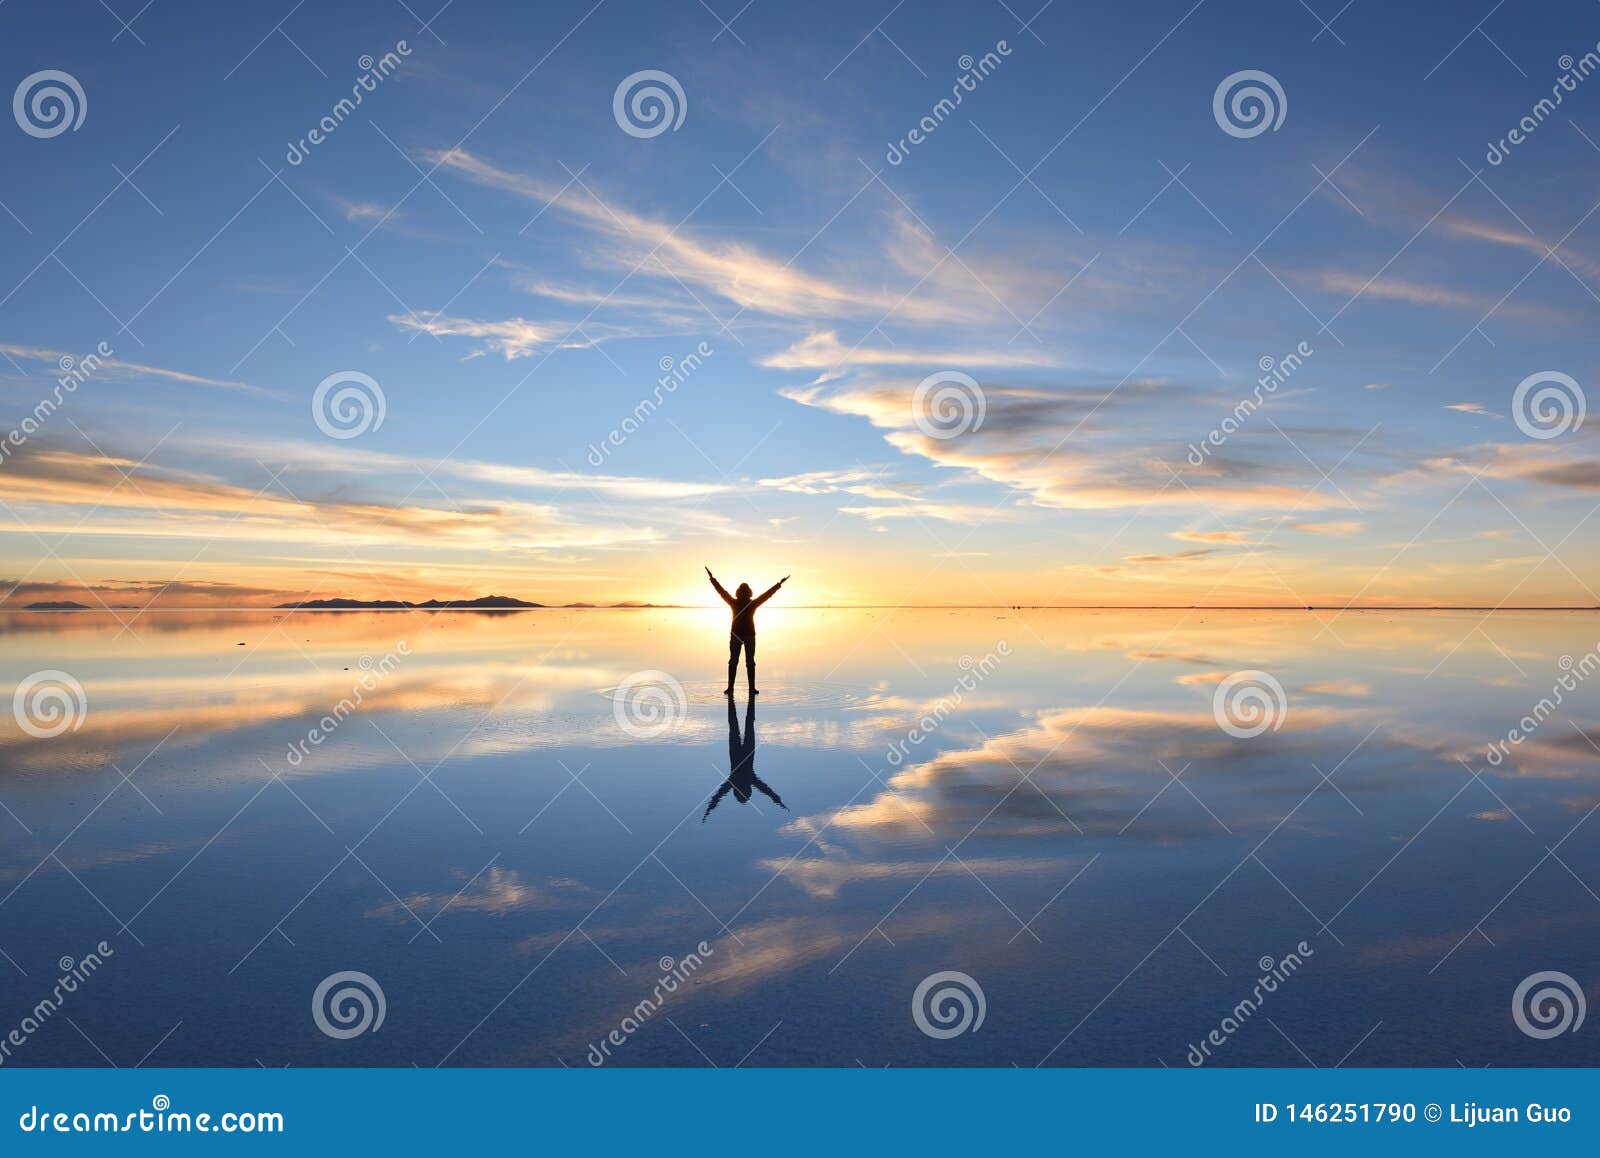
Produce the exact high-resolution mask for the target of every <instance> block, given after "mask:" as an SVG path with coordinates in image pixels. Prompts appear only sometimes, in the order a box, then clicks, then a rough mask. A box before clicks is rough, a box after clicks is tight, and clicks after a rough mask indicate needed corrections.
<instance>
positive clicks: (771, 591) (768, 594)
mask: <svg viewBox="0 0 1600 1158" xmlns="http://www.w3.org/2000/svg"><path fill="white" fill-rule="evenodd" d="M787 582H789V576H787V575H785V576H784V577H783V578H782V579H779V580H778V581H777V582H776V583H774V584H773V585H772V586H771V587H768V588H767V589H766V590H765V591H763V592H762V593H761V594H760V595H759V596H757V598H756V600H755V602H754V603H753V604H751V606H752V607H760V606H761V605H762V604H763V603H765V602H766V601H767V600H769V599H771V598H772V597H773V596H774V595H776V594H777V593H778V588H780V587H782V586H783V585H784V584H785V583H787Z"/></svg>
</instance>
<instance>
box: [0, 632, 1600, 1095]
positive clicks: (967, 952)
mask: <svg viewBox="0 0 1600 1158" xmlns="http://www.w3.org/2000/svg"><path fill="white" fill-rule="evenodd" d="M764 614H765V616H766V618H765V620H764V621H763V624H762V628H763V631H762V636H761V641H760V659H761V671H760V675H761V680H760V683H761V685H762V689H763V694H762V695H761V696H760V697H759V698H758V699H757V701H756V705H757V706H756V708H755V715H754V720H753V732H754V735H753V739H754V744H755V747H754V755H753V758H752V760H751V765H747V766H746V769H745V771H746V772H748V771H749V770H750V767H751V766H752V765H753V776H754V777H755V778H758V779H759V780H760V781H761V782H762V784H763V785H765V786H766V788H768V789H770V791H771V792H772V793H773V794H774V795H776V796H778V797H779V798H781V800H782V804H783V807H779V805H778V804H776V803H775V802H774V801H773V800H772V799H771V798H770V797H769V796H768V795H766V794H765V793H763V792H762V791H760V790H759V787H757V788H755V789H754V790H752V786H751V780H750V777H749V776H748V775H745V776H744V778H743V780H742V782H741V783H740V784H735V785H733V786H732V788H731V790H729V791H727V792H724V793H722V794H721V795H720V798H719V799H718V801H717V805H716V807H715V808H714V809H713V810H712V811H710V813H709V814H707V812H706V808H707V804H708V802H710V800H711V799H712V797H713V795H714V794H717V793H718V790H719V788H720V787H721V786H722V785H723V784H724V781H725V780H726V779H727V778H729V776H730V771H731V769H730V760H732V761H733V762H734V763H735V764H737V763H739V762H740V761H741V760H742V759H743V756H742V754H741V753H742V751H745V750H746V749H741V747H740V742H741V741H743V740H745V738H746V735H745V728H746V709H747V699H746V697H745V695H744V685H743V677H742V674H741V682H740V689H739V694H738V696H737V697H736V699H735V701H734V704H733V708H734V710H735V712H736V717H735V720H734V730H735V733H736V734H735V736H734V737H733V739H732V743H731V744H730V734H729V733H730V720H729V708H730V705H729V702H728V700H726V699H725V698H724V697H723V696H722V695H721V694H720V690H721V677H722V675H723V663H724V661H725V656H726V652H725V651H724V640H723V636H722V633H723V632H724V631H725V630H726V627H725V613H722V612H719V611H697V610H671V611H668V610H649V611H538V612H528V613H521V614H508V615H480V614H466V613H436V614H424V613H405V612H399V613H322V614H318V613H295V614H285V613H281V612H237V613H235V612H226V613H225V612H217V613H203V612H183V613H178V612H150V613H146V614H142V615H136V614H135V613H133V612H119V613H118V614H117V616H116V617H114V616H111V615H106V614H82V613H79V614H21V613H13V614H9V615H7V616H4V617H3V618H0V628H3V635H0V665H3V673H0V674H3V676H4V678H5V680H6V686H7V687H11V686H14V685H18V684H20V683H23V681H25V679H26V677H28V676H30V675H31V674H32V673H35V672H37V671H40V670H41V669H49V670H56V671H59V672H62V673H67V674H70V676H71V677H72V678H73V679H74V680H76V681H77V683H78V685H79V686H81V688H82V690H83V697H84V699H83V704H84V705H85V706H84V707H82V708H81V709H80V706H79V703H78V701H76V699H75V697H74V696H73V694H72V692H71V689H70V687H69V688H68V697H67V699H65V700H63V701H58V703H57V706H59V707H63V708H64V709H65V711H66V713H67V715H66V716H65V717H50V716H48V715H47V714H43V713H46V710H47V708H48V706H49V704H48V697H45V699H44V700H39V699H35V698H32V697H29V698H28V699H27V701H26V702H24V703H23V705H22V707H21V709H19V710H20V711H21V712H22V718H23V719H24V720H26V721H27V722H28V723H29V724H30V726H31V727H32V728H33V730H34V731H36V732H38V731H51V730H54V729H55V728H57V727H62V726H64V727H65V730H64V731H61V733H60V734H59V735H53V736H48V735H47V736H36V735H31V734H29V733H28V732H27V731H25V730H24V728H23V727H22V726H20V723H19V722H18V721H17V720H14V719H13V716H12V715H6V716H5V718H4V719H3V720H0V727H3V732H0V804H3V805H4V810H3V811H0V831H4V832H5V833H6V839H5V842H4V847H3V850H0V951H3V952H4V954H5V956H6V958H7V959H8V961H9V963H8V961H0V976H3V977H4V982H3V984H0V995H3V997H0V1038H4V1037H5V1035H6V1032H7V1031H9V1030H10V1029H11V1028H12V1027H13V1026H23V1030H22V1036H23V1037H24V1039H25V1040H24V1041H23V1043H22V1044H20V1045H17V1044H15V1043H13V1046H12V1048H11V1049H10V1050H9V1052H8V1053H7V1055H6V1056H5V1058H4V1059H3V1060H4V1061H5V1064H11V1065H65V1064H74V1065H102V1064H106V1063H108V1062H113V1063H115V1064H118V1065H123V1066H131V1065H134V1064H135V1063H138V1062H140V1061H141V1060H142V1061H143V1062H144V1063H145V1064H146V1065H198V1064H220V1065H244V1066H249V1065H255V1064H262V1065H267V1066H281V1065H285V1064H293V1065H296V1066H302V1065H412V1064H416V1065H423V1066H431V1065H436V1064H440V1063H444V1064H449V1065H464V1064H514V1065H522V1064H531V1065H560V1064H567V1065H576V1066H581V1065H585V1064H589V1063H590V1062H591V1061H593V1060H594V1059H595V1058H597V1057H603V1058H605V1059H606V1060H607V1064H618V1065H673V1066H679V1065H682V1066H700V1065H706V1064H716V1065H720V1066H731V1065H736V1064H739V1063H741V1062H742V1063H744V1064H747V1065H820V1064H827V1065H856V1064H858V1063H859V1064H862V1065H868V1066H880V1065H885V1064H894V1065H1011V1064H1017V1065H1030V1066H1031V1065H1035V1064H1038V1063H1040V1062H1044V1063H1045V1064H1050V1065H1158V1064H1166V1065H1172V1066H1182V1065H1185V1064H1188V1062H1187V1061H1186V1058H1187V1059H1188V1061H1192V1060H1193V1054H1192V1053H1191V1047H1198V1046H1199V1045H1200V1044H1201V1043H1203V1042H1205V1041H1206V1039H1207V1035H1208V1034H1211V1033H1212V1031H1213V1030H1217V1031H1218V1036H1220V1037H1221V1038H1222V1041H1221V1044H1215V1038H1213V1039H1212V1044H1210V1045H1209V1048H1208V1050H1207V1052H1208V1053H1209V1054H1210V1060H1209V1061H1208V1064H1216V1065H1269V1064H1271V1065H1303V1064H1307V1063H1315V1064H1317V1065H1324V1066H1327V1065H1334V1064H1336V1063H1340V1062H1345V1063H1346V1064H1352V1065H1355V1064H1366V1065H1391V1064H1392V1065H1424V1064H1426V1065H1455V1064H1457V1063H1458V1062H1459V1063H1460V1064H1463V1065H1468V1066H1477V1065H1484V1064H1488V1063H1493V1064H1495V1065H1497V1066H1503V1065H1574V1064H1578V1065H1582V1064H1593V1063H1594V1062H1595V1061H1596V1060H1597V1059H1600V1052H1597V1050H1596V1047H1595V1045H1594V1043H1595V1041H1596V1040H1600V1039H1596V1037H1595V1035H1594V1034H1593V1033H1588V1032H1584V1033H1573V1032H1567V1033H1562V1034H1559V1035H1557V1036H1554V1037H1551V1038H1548V1039H1538V1038H1535V1037H1531V1036H1529V1035H1528V1034H1526V1033H1524V1032H1522V1031H1521V1030H1520V1029H1519V1028H1518V1025H1517V1021H1516V1019H1514V1018H1513V1015H1512V995H1513V992H1514V990H1516V988H1517V986H1518V983H1519V982H1521V981H1522V980H1523V979H1524V978H1526V977H1528V976H1529V975H1531V974H1535V973H1538V972H1541V971H1545V970H1560V971H1562V972H1564V973H1567V974H1570V975H1572V976H1573V977H1574V978H1576V979H1577V981H1578V982H1579V984H1580V985H1582V986H1583V987H1584V988H1586V989H1587V990H1588V992H1589V994H1590V996H1591V998H1592V997H1594V996H1597V995H1600V994H1597V986H1600V894H1597V889H1600V820H1594V819H1591V814H1592V812H1593V811H1594V810H1595V809H1596V808H1597V807H1600V747H1597V744H1600V694H1597V693H1600V678H1596V679H1594V680H1592V681H1591V682H1584V681H1583V678H1582V677H1583V673H1584V672H1585V671H1586V670H1587V669H1588V665H1586V664H1585V662H1584V657H1585V655H1587V654H1589V653H1592V651H1593V649H1594V648H1595V646H1596V641H1597V639H1600V615H1592V614H1585V613H1510V614H1497V615H1493V616H1489V617H1485V616H1483V615H1481V614H1478V613H1470V614H1469V613H1347V614H1344V615H1340V616H1337V617H1335V616H1333V615H1332V614H1330V613H1287V612H1286V613H1252V612H1183V611H1140V612H1117V611H1023V612H1006V611H997V610H964V611H948V610H915V611H901V612H890V611H881V610H803V609H802V610H795V609H778V608H774V609H769V610H768V611H767V612H765V613H764ZM402 645H404V646H402ZM1562 657H1567V658H1566V659H1565V660H1564V659H1563V658H1562ZM1590 660H1591V662H1592V661H1593V657H1592V655H1591V656H1590ZM1568 664H1571V665H1573V670H1572V671H1571V672H1570V673H1568V671H1567V665H1568ZM1242 670H1250V671H1260V672H1265V673H1268V674H1269V675H1270V676H1271V677H1272V678H1273V679H1275V680H1276V681H1277V683H1278V684H1279V685H1280V686H1281V688H1282V689H1283V699H1282V701H1277V700H1275V699H1274V698H1273V697H1272V695H1271V694H1270V688H1269V694H1268V696H1267V698H1266V699H1265V700H1263V701H1261V702H1260V703H1259V704H1258V705H1257V706H1260V707H1263V708H1264V709H1265V711H1266V712H1267V716H1266V718H1265V720H1264V721H1262V720H1256V721H1252V720H1250V719H1246V718H1244V717H1228V716H1227V715H1226V714H1224V717H1223V718H1224V720H1225V721H1227V722H1228V723H1229V725H1230V726H1231V727H1232V728H1233V730H1234V731H1236V732H1237V731H1250V730H1255V729H1254V727H1252V724H1253V723H1254V724H1255V725H1256V726H1261V725H1262V724H1264V725H1265V730H1264V731H1262V732H1261V734H1259V735H1254V736H1235V735H1231V734H1230V733H1229V732H1228V731H1226V730H1224V728H1223V727H1222V726H1220V725H1219V722H1218V718H1217V714H1216V711H1215V708H1214V699H1215V694H1216V692H1217V689H1218V688H1219V686H1224V687H1226V686H1229V685H1223V684H1221V683H1220V681H1223V680H1224V679H1225V678H1226V677H1229V676H1231V675H1232V674H1233V673H1235V672H1238V671H1242ZM641 672H643V673H655V674H646V675H645V676H643V677H642V678H640V677H639V676H638V673H641ZM1564 675H1565V676H1567V678H1568V681H1569V682H1570V683H1573V684H1574V685H1575V690H1563V691H1562V692H1561V699H1562V702H1561V703H1560V704H1559V705H1556V706H1555V707H1554V710H1553V711H1551V712H1549V713H1542V712H1541V713H1540V714H1542V715H1545V718H1544V719H1542V720H1540V721H1537V722H1536V727H1535V728H1534V729H1533V730H1532V735H1531V737H1530V738H1528V739H1526V740H1525V741H1523V742H1521V743H1519V744H1515V745H1511V746H1510V747H1509V749H1508V753H1507V755H1505V757H1504V758H1503V759H1501V760H1500V762H1499V763H1498V764H1494V763H1491V762H1490V761H1489V760H1488V759H1487V758H1486V749H1487V747H1488V746H1489V745H1490V744H1492V743H1494V742H1495V741H1500V740H1504V739H1505V738H1506V736H1507V732H1508V729H1511V728H1513V727H1516V726H1518V720H1519V719H1520V718H1521V717H1523V716H1524V715H1525V714H1529V713H1532V712H1534V711H1535V705H1536V704H1538V703H1539V701H1540V700H1541V698H1550V697H1551V696H1552V689H1554V688H1555V687H1556V686H1557V682H1558V680H1560V679H1561V678H1562V677H1563V676H1564ZM668 676H670V679H669V678H667V677H668ZM1597 677H1600V673H1597ZM672 680H676V681H677V687H675V686H674V685H673V683H672V682H671V681H672ZM680 687H681V692H682V694H681V699H680V698H679V692H678V688H680ZM37 690H38V689H37V688H36V689H35V692H37ZM341 701H343V706H342V707H341V706H340V705H341ZM1248 701H1249V697H1248V696H1246V697H1245V699H1244V700H1243V701H1232V702H1234V703H1235V706H1241V705H1244V706H1247V705H1248ZM1227 702H1229V701H1227V700H1225V701H1224V705H1225V706H1226V704H1227ZM30 703H31V704H32V710H33V711H34V712H35V714H34V715H32V716H29V715H28V714H27V712H28V711H29V704H30ZM319 721H320V723H319ZM919 721H920V723H919ZM313 728H317V729H319V731H318V733H317V735H319V736H320V737H321V738H320V739H317V740H313V739H311V738H310V737H311V735H312V732H311V730H312V729H313ZM913 729H915V730H914V731H913ZM891 754H892V756H891ZM746 796H748V799H747V800H745V799H743V798H744V797H746ZM101 941H104V942H105V943H106V948H107V949H109V950H110V952H109V953H104V954H101V955H100V964H99V967H98V969H97V971H95V972H94V973H93V975H92V976H90V977H89V978H88V979H87V980H85V981H83V982H81V983H77V984H76V985H75V988H74V989H73V990H72V991H71V992H67V993H64V994H63V995H62V996H61V997H60V1000H59V1004H58V1007H57V1008H54V1009H52V1010H50V1011H48V1014H49V1015H48V1016H47V1017H45V1018H44V1019H42V1021H41V1020H40V1019H38V1018H37V1017H36V1016H35V1013H36V1006H37V1005H38V1003H39V1002H40V1001H41V999H43V998H47V997H51V995H52V992H53V990H54V988H55V986H56V984H57V979H58V977H59V975H60V970H61V969H62V968H63V967H66V966H65V965H64V963H63V962H62V961H61V959H62V958H70V959H71V961H72V962H73V963H76V962H78V961H81V960H83V959H85V956H86V954H89V953H91V952H97V950H96V946H97V945H98V943H99V942H101ZM702 942H703V943H704V945H705V949H704V950H701V949H699V948H698V947H699V946H700V944H701V943H702ZM1302 942H1303V943H1304V946H1303V948H1302V947H1301V944H1302ZM691 954H692V955H693V956H691ZM1291 955H1292V956H1291ZM667 958H670V959H671V960H670V961H666V960H664V959H667ZM1280 963H1282V964H1280ZM347 970H357V971H360V972H362V973H365V974H368V975H370V977H371V978H373V979H374V981H375V982H376V983H377V985H378V987H379V988H381V990H382V993H383V1009H384V1015H383V1020H382V1023H381V1025H379V1026H375V1027H374V1026H369V1027H368V1028H367V1029H366V1031H365V1032H361V1033H358V1034H356V1035H355V1036H351V1037H348V1038H338V1037H332V1036H329V1035H328V1034H326V1033H324V1032H323V1031H321V1030H320V1029H319V1028H318V1024H317V1020H316V1019H315V1018H314V1017H313V993H314V991H316V989H317V988H318V985H319V983H320V982H322V981H323V980H324V979H325V978H328V977H330V976H331V975H333V974H336V973H339V972H341V971H347ZM663 970H667V971H668V973H667V975H668V976H671V977H672V978H673V980H672V982H671V984H670V985H668V986H666V987H665V988H663V989H660V990H659V991H658V985H660V983H661V980H662V977H663ZM1263 970H1266V971H1267V974H1268V976H1272V977H1273V981H1272V984H1271V985H1270V986H1269V987H1268V988H1269V989H1270V991H1267V990H1266V989H1263V990H1262V991H1260V992H1258V991H1257V986H1258V983H1259V980H1260V978H1261V976H1262V973H1263ZM942 971H959V972H960V973H963V974H966V975H967V976H968V977H970V978H971V979H972V982H971V985H973V986H975V987H976V988H977V989H981V992H982V1010H983V1019H982V1023H981V1025H976V1024H968V1025H967V1026H966V1027H965V1029H964V1030H963V1031H962V1032H959V1033H956V1034H955V1035H954V1036H949V1037H939V1036H931V1035H930V1034H928V1033H926V1032H924V1031H923V1029H921V1028H919V1018H918V1017H915V1016H913V995H914V993H915V992H916V990H917V989H918V986H919V983H920V982H922V981H923V980H924V979H925V978H928V977H930V976H931V975H933V974H936V973H940V972H942ZM1274 975H1282V976H1283V977H1284V978H1286V979H1284V980H1281V981H1280V980H1278V979H1277V977H1276V976H1274ZM679 978H684V979H683V980H681V981H680V980H678V979H679ZM955 984H956V985H958V986H960V987H962V989H963V991H964V992H967V991H969V990H970V988H971V986H969V985H968V983H967V982H966V981H963V980H960V979H958V980H957V981H956V982H955ZM942 987H943V985H942V984H941V983H937V982H936V983H935V984H934V988H935V989H939V988H942ZM669 990H670V991H669ZM658 994H659V999H658ZM1246 999H1249V1001H1250V1002H1251V1003H1252V1005H1251V1007H1249V1008H1246V1009H1244V1010H1242V1011H1241V1010H1240V1009H1239V1006H1240V1003H1241V1002H1243V1001H1246ZM970 1000H972V999H971V998H969V1001H970ZM925 1005H926V1003H925ZM344 1008H345V1010H346V1011H347V1012H349V1013H356V1012H357V1010H356V1009H355V1007H353V1006H349V1005H346V1006H345V1007H344ZM939 1013H943V1014H945V1015H947V1016H948V1017H950V1018H951V1020H950V1021H949V1022H940V1021H939V1020H938V1018H937V1014H939ZM30 1018H32V1019H33V1020H32V1022H31V1023H30V1024H29V1025H24V1022H25V1021H26V1020H27V1019H30ZM920 1020H921V1021H922V1022H923V1023H925V1024H926V1025H928V1026H929V1027H930V1028H932V1029H934V1030H936V1031H938V1030H941V1029H942V1028H944V1027H945V1026H946V1025H948V1026H949V1028H951V1029H956V1028H960V1023H961V1022H962V1021H963V1020H967V1021H970V1022H975V1021H976V1007H975V1006H974V1007H973V1011H972V1015H971V1016H970V1018H969V1017H965V1015H963V1014H962V1011H961V1009H960V1007H959V1006H958V1005H957V1004H955V1003H953V1002H951V1001H945V1002H943V1003H937V1002H936V1003H935V1010H934V1014H933V1015H930V1014H929V1013H928V1012H927V1010H926V1009H924V1010H923V1011H922V1016H921V1019H920ZM324 1021H327V1022H328V1023H329V1024H331V1025H332V1026H333V1028H335V1029H339V1028H340V1027H341V1026H340V1023H339V1022H337V1021H336V1020H332V1021H330V1020H329V1019H328V1018H327V1017H326V1015H325V1016H324ZM357 1025H358V1026H359V1019H358V1022H357ZM613 1031H616V1036H615V1037H611V1038H610V1039H609V1041H608V1035H610V1034H612V1032H613ZM619 1039H620V1044H619ZM602 1044H604V1045H605V1048H604V1049H603V1050H602V1049H601V1048H600V1047H601V1046H602Z"/></svg>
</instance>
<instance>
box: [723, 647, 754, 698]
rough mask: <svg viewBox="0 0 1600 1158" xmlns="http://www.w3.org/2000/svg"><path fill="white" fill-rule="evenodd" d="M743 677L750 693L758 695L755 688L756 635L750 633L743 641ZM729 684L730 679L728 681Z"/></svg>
mask: <svg viewBox="0 0 1600 1158" xmlns="http://www.w3.org/2000/svg"><path fill="white" fill-rule="evenodd" d="M744 678H745V683H746V684H748V685H749V686H750V694H751V695H753V696H754V695H759V694H760V693H759V692H758V691H757V690H756V637H755V636H754V635H751V636H750V637H749V638H747V639H746V640H745V641H744ZM728 682H729V683H730V684H731V683H732V682H733V681H732V680H729V681H728Z"/></svg>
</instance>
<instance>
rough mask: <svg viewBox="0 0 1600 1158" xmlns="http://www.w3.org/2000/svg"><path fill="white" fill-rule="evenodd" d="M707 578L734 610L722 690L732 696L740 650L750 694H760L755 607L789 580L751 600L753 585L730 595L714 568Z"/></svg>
mask: <svg viewBox="0 0 1600 1158" xmlns="http://www.w3.org/2000/svg"><path fill="white" fill-rule="evenodd" d="M706 577H707V578H708V579H710V580H711V586H713V587H715V588H716V589H717V594H718V595H720V596H722V601H723V602H724V603H726V604H727V605H728V606H729V607H731V608H733V628H732V630H731V631H730V632H729V633H728V686H727V687H726V688H724V689H723V690H722V694H723V695H725V696H731V695H733V681H734V680H735V679H736V678H738V674H739V649H740V648H741V647H742V648H743V649H744V674H745V679H746V681H747V682H748V683H749V684H750V694H751V695H753V696H758V695H760V694H761V692H760V690H759V689H757V687H756V608H758V607H760V606H761V605H762V604H763V603H765V602H766V601H767V600H769V599H771V598H772V597H773V596H774V595H776V594H777V593H778V588H780V587H782V586H783V585H784V584H785V583H787V582H788V581H789V576H787V575H785V576H784V577H783V578H782V579H779V580H778V581H777V582H776V583H774V584H773V585H772V586H771V587H768V588H767V589H766V590H765V591H763V592H762V593H761V594H760V595H758V596H756V597H755V598H754V599H752V598H751V597H750V584H748V583H741V584H739V589H738V590H737V591H736V592H734V593H733V594H732V595H729V594H728V592H727V589H726V588H724V587H723V586H722V584H721V583H718V582H717V577H716V576H715V575H713V574H711V568H710V567H707V568H706Z"/></svg>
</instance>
